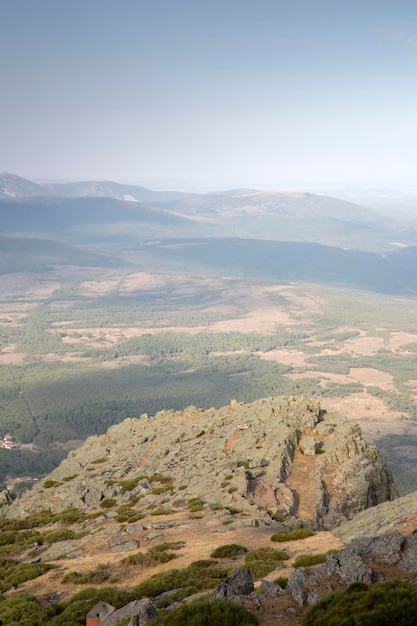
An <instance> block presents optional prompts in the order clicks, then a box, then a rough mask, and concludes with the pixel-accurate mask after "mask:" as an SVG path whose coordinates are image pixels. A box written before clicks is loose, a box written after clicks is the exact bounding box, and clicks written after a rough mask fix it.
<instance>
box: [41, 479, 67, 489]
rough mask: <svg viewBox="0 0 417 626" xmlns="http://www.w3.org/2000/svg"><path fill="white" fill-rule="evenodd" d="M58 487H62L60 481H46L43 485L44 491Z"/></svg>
mask: <svg viewBox="0 0 417 626" xmlns="http://www.w3.org/2000/svg"><path fill="white" fill-rule="evenodd" d="M57 485H62V483H60V482H59V481H58V480H45V482H44V483H43V487H44V489H51V488H52V487H56V486H57Z"/></svg>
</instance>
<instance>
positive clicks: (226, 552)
mask: <svg viewBox="0 0 417 626" xmlns="http://www.w3.org/2000/svg"><path fill="white" fill-rule="evenodd" d="M247 552H248V548H245V546H241V545H239V544H238V543H228V544H226V545H224V546H219V547H218V548H216V549H215V550H213V552H212V553H211V554H210V556H211V558H212V559H225V558H228V557H234V556H237V555H238V554H246V553H247Z"/></svg>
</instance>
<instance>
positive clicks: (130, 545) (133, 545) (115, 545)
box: [107, 537, 139, 552]
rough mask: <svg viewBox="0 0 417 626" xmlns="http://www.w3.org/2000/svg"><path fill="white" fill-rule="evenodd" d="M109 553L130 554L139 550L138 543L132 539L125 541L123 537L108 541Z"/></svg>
mask: <svg viewBox="0 0 417 626" xmlns="http://www.w3.org/2000/svg"><path fill="white" fill-rule="evenodd" d="M107 545H108V546H109V549H110V551H111V552H132V551H133V550H137V549H138V548H139V543H138V542H137V541H134V540H133V539H127V540H126V539H125V538H123V537H114V538H113V539H110V540H109V542H108V544H107Z"/></svg>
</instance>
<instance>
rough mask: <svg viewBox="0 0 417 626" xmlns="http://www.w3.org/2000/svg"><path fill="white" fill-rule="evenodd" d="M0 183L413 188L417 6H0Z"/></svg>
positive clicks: (123, 2)
mask: <svg viewBox="0 0 417 626" xmlns="http://www.w3.org/2000/svg"><path fill="white" fill-rule="evenodd" d="M0 59H1V61H0V89H1V94H0V95H1V97H0V120H1V121H0V125H1V127H0V131H1V135H0V171H1V170H5V171H11V172H14V173H16V174H19V175H21V176H25V177H27V178H32V179H37V180H39V179H43V180H46V179H54V180H69V179H87V178H95V179H111V180H116V181H119V182H131V183H136V184H145V185H147V186H152V185H153V186H154V187H162V186H171V187H177V188H191V187H194V188H196V189H206V188H210V187H212V188H213V187H226V186H229V187H230V186H237V185H239V186H241V185H246V186H249V185H257V186H275V187H286V188H289V187H297V186H298V187H299V186H304V187H308V186H309V185H310V186H313V185H322V184H327V185H331V184H335V185H362V186H367V185H391V186H396V185H414V186H415V185H416V171H417V167H416V166H417V0H360V1H356V0H222V1H218V0H146V1H145V0H0Z"/></svg>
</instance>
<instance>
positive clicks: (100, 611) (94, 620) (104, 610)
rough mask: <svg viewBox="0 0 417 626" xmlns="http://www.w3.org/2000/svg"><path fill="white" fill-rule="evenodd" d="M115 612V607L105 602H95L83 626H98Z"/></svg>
mask: <svg viewBox="0 0 417 626" xmlns="http://www.w3.org/2000/svg"><path fill="white" fill-rule="evenodd" d="M115 610H116V607H115V606H112V605H111V604H107V602H102V601H101V600H100V602H97V604H95V605H94V606H93V608H92V609H91V611H89V612H88V613H87V616H86V620H85V626H100V624H101V623H102V621H103V620H105V619H106V617H108V616H109V615H111V613H113V611H115Z"/></svg>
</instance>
